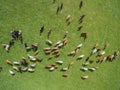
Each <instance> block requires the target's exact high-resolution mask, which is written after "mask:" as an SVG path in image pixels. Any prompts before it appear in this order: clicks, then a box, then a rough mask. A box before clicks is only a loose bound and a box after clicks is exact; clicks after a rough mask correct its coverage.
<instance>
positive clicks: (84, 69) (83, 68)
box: [80, 67, 88, 72]
mask: <svg viewBox="0 0 120 90" xmlns="http://www.w3.org/2000/svg"><path fill="white" fill-rule="evenodd" d="M80 70H82V71H84V72H85V71H87V70H88V68H86V67H82V68H81V69H80Z"/></svg>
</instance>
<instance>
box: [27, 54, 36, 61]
mask: <svg viewBox="0 0 120 90" xmlns="http://www.w3.org/2000/svg"><path fill="white" fill-rule="evenodd" d="M28 58H29V59H30V61H36V58H35V57H33V56H31V55H29V54H28Z"/></svg>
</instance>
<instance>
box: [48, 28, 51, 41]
mask: <svg viewBox="0 0 120 90" xmlns="http://www.w3.org/2000/svg"><path fill="white" fill-rule="evenodd" d="M51 32H52V30H51V29H49V30H48V33H47V38H48V39H49V37H50V35H51Z"/></svg>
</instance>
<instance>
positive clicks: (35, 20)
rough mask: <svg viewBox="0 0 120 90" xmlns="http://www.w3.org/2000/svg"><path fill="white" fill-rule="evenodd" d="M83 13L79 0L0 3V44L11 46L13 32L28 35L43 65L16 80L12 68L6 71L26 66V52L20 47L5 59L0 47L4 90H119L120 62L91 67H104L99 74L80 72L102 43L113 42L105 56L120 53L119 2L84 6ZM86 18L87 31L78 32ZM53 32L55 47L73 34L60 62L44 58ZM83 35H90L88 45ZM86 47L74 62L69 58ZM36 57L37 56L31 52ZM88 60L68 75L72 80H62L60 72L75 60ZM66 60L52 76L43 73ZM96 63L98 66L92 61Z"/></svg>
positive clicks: (105, 0)
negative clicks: (23, 63) (13, 63)
mask: <svg viewBox="0 0 120 90" xmlns="http://www.w3.org/2000/svg"><path fill="white" fill-rule="evenodd" d="M61 2H63V4H64V6H63V10H62V12H60V13H59V14H58V15H55V13H56V9H57V6H58V5H60V4H61ZM83 2H84V5H83V8H82V10H79V9H78V5H79V0H76V1H74V0H65V1H64V0H60V1H57V2H56V3H55V4H52V0H51V1H48V0H40V1H32V0H31V1H28V0H18V1H17V2H16V1H14V0H11V1H9V0H6V1H4V0H1V3H0V7H1V10H0V16H1V17H0V33H1V34H0V43H1V44H2V43H7V42H8V41H9V39H10V31H11V30H13V29H21V30H22V32H23V37H24V42H28V44H29V45H30V44H31V43H33V42H38V43H39V50H40V54H39V55H38V56H41V57H43V59H44V61H43V62H41V63H37V67H36V71H35V73H32V74H30V73H22V74H20V73H16V75H15V76H11V75H10V74H9V72H8V70H9V69H10V68H11V67H10V66H9V65H6V62H5V60H6V59H11V60H13V61H14V60H18V61H19V60H21V57H22V56H27V53H26V51H25V50H24V46H23V45H21V44H20V42H18V41H17V42H15V45H14V47H12V48H11V50H10V53H6V52H5V50H4V49H3V47H2V46H0V54H1V60H0V65H1V66H3V71H2V72H1V73H0V76H1V79H0V82H1V85H0V89H1V90H2V89H4V90H28V89H29V90H51V89H52V90H80V89H81V90H119V89H120V86H119V82H120V80H119V74H120V70H119V67H120V66H119V60H120V59H119V58H117V60H116V61H114V62H112V63H102V64H96V63H94V64H93V65H91V66H99V67H100V69H99V70H98V71H96V72H90V71H88V72H81V71H80V68H81V67H82V66H81V63H82V62H84V60H85V58H86V57H87V56H88V55H89V53H90V51H91V48H92V46H93V45H94V44H95V43H96V42H98V43H99V44H100V48H103V45H104V44H105V43H106V42H108V43H110V46H109V48H107V49H106V55H109V54H111V53H113V52H114V51H115V50H118V49H119V46H120V43H119V42H118V41H119V33H120V30H119V29H120V26H119V23H120V21H119V19H120V12H119V0H115V1H112V0H111V1H110V0H100V1H96V0H93V1H90V0H84V1H83ZM68 14H70V15H71V17H72V22H71V24H70V26H67V25H66V23H65V18H66V16H67V15H68ZM82 14H86V17H85V18H84V22H83V24H82V25H83V29H82V30H81V31H77V27H78V26H79V24H78V18H79V16H80V15H82ZM42 25H44V26H45V31H44V33H43V34H42V36H39V29H40V27H41V26H42ZM49 28H51V29H52V34H51V36H50V40H51V41H53V42H54V43H55V42H57V41H58V40H62V38H63V35H64V32H65V31H69V34H68V40H69V42H68V45H66V46H65V47H64V48H63V49H61V52H62V55H61V56H60V57H59V58H55V59H52V60H51V61H47V58H48V56H46V55H44V53H43V48H44V47H48V45H46V44H45V40H46V39H47V38H46V37H47V31H48V29H49ZM82 32H88V39H87V40H86V42H84V41H83V39H82V38H80V37H79V36H80V34H81V33H82ZM79 43H83V47H82V48H81V49H80V52H79V53H78V54H77V55H76V56H75V57H68V56H67V53H68V52H70V51H72V50H74V48H75V47H76V46H77V45H78V44H79ZM30 54H33V52H30ZM80 54H85V58H84V59H83V60H81V61H77V62H76V63H75V65H73V66H72V67H71V69H70V70H69V71H67V72H66V73H68V74H69V75H70V76H69V77H67V78H63V77H62V74H63V73H65V72H60V71H59V69H60V68H62V67H66V66H67V65H68V63H69V62H70V61H71V60H74V59H75V58H76V57H77V56H78V55H80ZM59 59H60V60H63V61H64V62H65V63H64V64H63V66H60V67H59V69H58V70H56V71H54V72H49V71H47V70H45V69H44V66H45V65H48V64H51V63H54V62H55V61H56V60H59ZM91 59H92V60H96V58H95V57H94V56H93V57H91ZM81 75H89V76H90V78H89V79H87V80H81V78H80V76H81Z"/></svg>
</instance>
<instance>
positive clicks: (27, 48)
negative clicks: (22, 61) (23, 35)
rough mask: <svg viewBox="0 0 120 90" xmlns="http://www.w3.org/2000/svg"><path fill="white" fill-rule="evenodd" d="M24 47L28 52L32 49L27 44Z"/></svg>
mask: <svg viewBox="0 0 120 90" xmlns="http://www.w3.org/2000/svg"><path fill="white" fill-rule="evenodd" d="M24 46H25V49H26V51H27V52H28V51H30V50H31V49H32V47H28V45H27V43H24Z"/></svg>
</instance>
